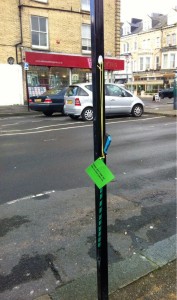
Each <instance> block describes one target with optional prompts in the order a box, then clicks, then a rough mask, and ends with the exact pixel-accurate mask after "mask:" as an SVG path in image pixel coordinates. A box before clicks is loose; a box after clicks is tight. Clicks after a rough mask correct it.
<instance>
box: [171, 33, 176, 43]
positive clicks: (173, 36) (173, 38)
mask: <svg viewBox="0 0 177 300" xmlns="http://www.w3.org/2000/svg"><path fill="white" fill-rule="evenodd" d="M172 45H176V34H175V33H173V34H172Z"/></svg>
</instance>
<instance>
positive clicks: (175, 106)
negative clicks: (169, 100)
mask: <svg viewBox="0 0 177 300" xmlns="http://www.w3.org/2000/svg"><path fill="white" fill-rule="evenodd" d="M173 91H174V103H173V109H175V110H177V71H175V78H174V87H173Z"/></svg>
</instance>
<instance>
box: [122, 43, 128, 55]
mask: <svg viewBox="0 0 177 300" xmlns="http://www.w3.org/2000/svg"><path fill="white" fill-rule="evenodd" d="M123 52H124V53H127V52H129V43H125V44H124V45H123Z"/></svg>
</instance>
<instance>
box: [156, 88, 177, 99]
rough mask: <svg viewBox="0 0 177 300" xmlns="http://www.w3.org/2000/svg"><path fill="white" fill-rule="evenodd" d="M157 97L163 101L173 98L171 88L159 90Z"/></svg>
mask: <svg viewBox="0 0 177 300" xmlns="http://www.w3.org/2000/svg"><path fill="white" fill-rule="evenodd" d="M159 97H160V98H161V99H164V98H173V97H174V92H173V87H171V88H168V89H163V90H160V91H159Z"/></svg>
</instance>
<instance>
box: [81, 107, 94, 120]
mask: <svg viewBox="0 0 177 300" xmlns="http://www.w3.org/2000/svg"><path fill="white" fill-rule="evenodd" d="M82 119H83V120H84V121H93V108H92V107H86V108H85V109H84V110H83V112H82Z"/></svg>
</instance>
